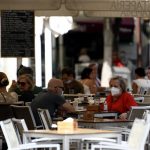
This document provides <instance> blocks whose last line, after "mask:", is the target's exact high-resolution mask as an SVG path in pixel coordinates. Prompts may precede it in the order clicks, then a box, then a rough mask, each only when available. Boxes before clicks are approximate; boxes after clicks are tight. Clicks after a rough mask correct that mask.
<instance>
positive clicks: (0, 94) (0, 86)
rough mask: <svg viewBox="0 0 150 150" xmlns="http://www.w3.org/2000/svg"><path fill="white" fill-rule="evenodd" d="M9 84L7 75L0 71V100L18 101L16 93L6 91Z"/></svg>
mask: <svg viewBox="0 0 150 150" xmlns="http://www.w3.org/2000/svg"><path fill="white" fill-rule="evenodd" d="M8 84H9V80H8V78H7V75H6V74H5V73H4V72H0V102H7V103H14V102H17V101H18V95H17V93H15V92H8V91H7V89H6V87H7V86H8Z"/></svg>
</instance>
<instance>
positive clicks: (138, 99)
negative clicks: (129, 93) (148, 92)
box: [134, 96, 144, 103]
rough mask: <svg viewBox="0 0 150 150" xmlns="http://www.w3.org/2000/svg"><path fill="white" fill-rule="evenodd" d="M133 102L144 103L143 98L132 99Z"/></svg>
mask: <svg viewBox="0 0 150 150" xmlns="http://www.w3.org/2000/svg"><path fill="white" fill-rule="evenodd" d="M134 100H135V101H136V102H140V103H143V102H144V96H138V97H134Z"/></svg>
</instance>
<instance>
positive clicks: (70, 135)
mask: <svg viewBox="0 0 150 150" xmlns="http://www.w3.org/2000/svg"><path fill="white" fill-rule="evenodd" d="M31 137H32V138H38V137H45V138H58V139H62V142H63V150H70V148H69V146H70V140H72V139H73V140H81V139H84V138H87V137H93V138H115V139H116V140H117V142H118V143H120V142H121V133H120V132H119V131H111V130H96V129H82V128H77V129H75V130H28V131H24V132H23V142H24V143H26V142H27V141H28V140H27V139H28V138H31Z"/></svg>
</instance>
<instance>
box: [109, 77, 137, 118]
mask: <svg viewBox="0 0 150 150" xmlns="http://www.w3.org/2000/svg"><path fill="white" fill-rule="evenodd" d="M109 86H110V88H111V89H110V91H111V93H110V95H108V96H107V98H106V102H107V108H108V111H115V112H118V113H119V114H120V116H119V118H121V119H126V118H127V112H128V111H129V110H130V108H131V106H137V103H136V101H135V100H134V98H133V96H132V95H131V94H130V93H128V92H127V91H126V83H125V80H124V79H123V78H122V77H119V76H117V77H113V78H111V79H110V81H109Z"/></svg>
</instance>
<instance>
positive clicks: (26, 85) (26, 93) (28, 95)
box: [17, 74, 35, 102]
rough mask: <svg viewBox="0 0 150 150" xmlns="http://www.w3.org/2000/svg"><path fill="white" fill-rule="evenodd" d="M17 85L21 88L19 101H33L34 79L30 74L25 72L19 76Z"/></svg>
mask: <svg viewBox="0 0 150 150" xmlns="http://www.w3.org/2000/svg"><path fill="white" fill-rule="evenodd" d="M17 86H18V88H19V90H20V92H21V93H20V96H19V101H24V102H31V101H32V99H34V97H35V94H34V91H33V89H34V86H35V84H34V80H33V77H32V76H31V75H30V74H23V75H20V76H19V77H18V81H17Z"/></svg>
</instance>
